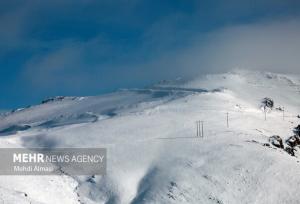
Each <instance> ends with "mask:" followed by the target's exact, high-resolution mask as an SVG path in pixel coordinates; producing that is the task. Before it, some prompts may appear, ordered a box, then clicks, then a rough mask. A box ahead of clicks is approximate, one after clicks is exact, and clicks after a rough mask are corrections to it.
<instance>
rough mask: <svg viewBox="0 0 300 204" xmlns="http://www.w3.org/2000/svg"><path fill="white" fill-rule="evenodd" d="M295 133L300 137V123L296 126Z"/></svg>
mask: <svg viewBox="0 0 300 204" xmlns="http://www.w3.org/2000/svg"><path fill="white" fill-rule="evenodd" d="M294 133H295V134H296V135H297V136H299V137H300V125H298V126H297V127H295V128H294Z"/></svg>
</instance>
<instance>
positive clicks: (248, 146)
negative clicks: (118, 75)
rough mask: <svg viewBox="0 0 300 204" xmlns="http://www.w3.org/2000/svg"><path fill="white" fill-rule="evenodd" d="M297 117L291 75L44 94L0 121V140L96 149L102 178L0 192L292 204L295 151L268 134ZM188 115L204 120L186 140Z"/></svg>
mask: <svg viewBox="0 0 300 204" xmlns="http://www.w3.org/2000/svg"><path fill="white" fill-rule="evenodd" d="M264 97H270V98H272V99H273V100H274V104H275V106H274V109H273V110H272V111H270V112H268V113H267V115H266V116H267V120H265V115H264V112H263V111H262V110H261V108H260V105H261V100H262V99H263V98H264ZM279 107H284V110H285V113H284V114H285V115H284V116H285V117H284V118H283V112H282V111H281V110H280V109H276V108H279ZM227 113H228V122H229V123H228V125H229V127H227ZM298 114H300V77H299V76H289V75H283V74H273V73H259V72H251V71H234V72H230V73H226V74H217V75H208V76H202V77H199V78H195V79H194V80H192V81H183V80H182V81H181V80H177V81H175V82H168V81H165V82H162V83H159V84H156V85H154V86H152V87H147V88H145V89H135V90H123V91H119V92H116V93H112V94H107V95H103V96H91V97H81V98H80V97H58V98H54V99H51V100H48V101H45V102H44V103H43V104H40V105H37V106H32V107H30V108H26V109H23V110H20V111H16V112H13V113H10V114H8V115H6V116H4V117H2V118H0V132H1V133H0V146H1V147H20V146H22V147H27V148H30V147H37V146H40V147H105V148H107V151H108V169H107V175H106V176H95V177H91V176H92V175H91V176H74V177H71V176H53V177H52V176H47V177H45V176H32V177H27V176H26V177H24V176H23V177H22V176H18V177H15V176H1V179H0V194H1V195H3V196H2V197H1V198H2V199H3V200H4V201H5V203H6V202H7V203H29V202H31V203H80V202H81V203H91V204H92V203H93V204H94V203H107V204H109V203H121V204H123V203H125V204H126V203H131V204H135V203H178V204H179V203H180V204H181V203H195V204H199V203H205V204H206V203H219V204H220V203H223V204H226V203H230V204H231V203H237V204H240V203H262V204H265V203H278V204H281V203H299V202H300V194H299V193H298V191H299V190H298V189H299V184H300V166H299V162H300V159H299V156H300V154H299V153H298V152H300V149H297V150H298V151H297V152H296V157H292V156H291V155H289V154H288V153H287V152H286V151H284V150H283V149H280V148H276V147H274V146H272V145H271V144H269V140H268V139H269V137H270V136H272V135H280V136H281V137H282V138H283V139H286V138H288V137H289V136H291V135H293V132H292V130H293V128H294V127H295V126H296V125H298V124H299V123H300V121H299V118H297V115H298ZM198 120H201V121H204V137H203V138H199V137H196V121H198ZM44 189H47V191H45V190H44ZM25 193H26V195H27V196H24V195H25ZM53 195H55V196H53ZM78 200H79V201H78ZM0 202H1V201H0Z"/></svg>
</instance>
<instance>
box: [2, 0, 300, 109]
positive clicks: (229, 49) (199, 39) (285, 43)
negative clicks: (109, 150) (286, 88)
mask: <svg viewBox="0 0 300 204" xmlns="http://www.w3.org/2000/svg"><path fill="white" fill-rule="evenodd" d="M299 14H300V2H299V1H297V0H285V1H282V0H260V1H258V0H257V1H256V0H248V1H247V0H226V1H225V0H223V1H221V0H215V1H211V0H204V1H201V0H198V1H193V0H190V1H187V0H166V1H161V0H160V1H158V0H157V1H156V0H132V1H129V0H103V1H101V0H98V1H94V0H87V1H73V0H52V1H34V0H32V1H31V0H28V1H21V0H20V1H15V0H11V1H0V109H11V108H17V107H23V106H27V105H30V104H37V103H39V102H40V101H41V100H42V99H44V98H47V97H51V96H55V95H98V94H102V93H107V92H110V91H114V90H116V89H118V88H131V87H142V86H145V85H149V84H151V83H154V82H156V81H158V80H162V79H173V78H176V77H178V76H183V77H191V76H194V75H195V74H199V75H200V74H205V73H210V72H223V71H227V70H229V69H231V68H234V67H236V66H237V67H242V68H250V69H252V68H253V69H259V70H270V71H276V72H284V71H285V72H290V73H298V72H299V71H298V70H299V68H298V67H297V63H298V62H299V61H298V60H299V59H300V57H299V56H298V55H299V54H298V53H300V52H298V51H300V50H299V49H300V48H299V47H300V46H299V42H300V39H299V37H298V36H300V35H299V34H300V31H299V28H300V24H299ZM241 51H242V52H241ZM299 64H300V62H299Z"/></svg>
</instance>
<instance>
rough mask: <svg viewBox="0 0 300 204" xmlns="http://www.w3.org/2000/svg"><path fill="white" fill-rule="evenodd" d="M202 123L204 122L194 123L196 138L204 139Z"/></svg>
mask: <svg viewBox="0 0 300 204" xmlns="http://www.w3.org/2000/svg"><path fill="white" fill-rule="evenodd" d="M203 123H204V121H200V120H198V121H196V134H197V137H202V138H203V137H204V131H203V130H204V127H203Z"/></svg>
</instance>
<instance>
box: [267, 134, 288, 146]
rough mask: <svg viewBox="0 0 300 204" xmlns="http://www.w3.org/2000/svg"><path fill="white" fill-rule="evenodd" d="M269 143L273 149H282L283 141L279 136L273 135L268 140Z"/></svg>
mask: <svg viewBox="0 0 300 204" xmlns="http://www.w3.org/2000/svg"><path fill="white" fill-rule="evenodd" d="M269 142H270V143H271V144H272V145H274V146H275V147H278V148H281V149H283V148H284V146H283V141H282V139H281V137H280V136H278V135H273V136H271V137H270V138H269Z"/></svg>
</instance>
